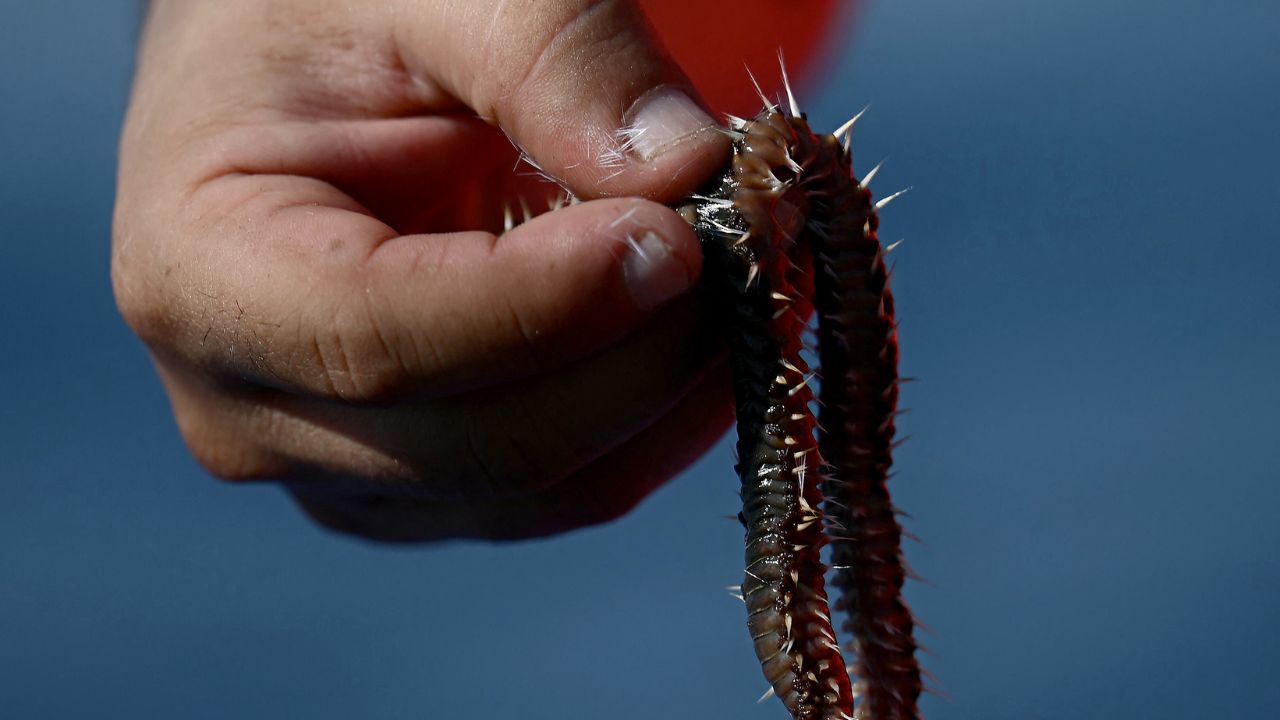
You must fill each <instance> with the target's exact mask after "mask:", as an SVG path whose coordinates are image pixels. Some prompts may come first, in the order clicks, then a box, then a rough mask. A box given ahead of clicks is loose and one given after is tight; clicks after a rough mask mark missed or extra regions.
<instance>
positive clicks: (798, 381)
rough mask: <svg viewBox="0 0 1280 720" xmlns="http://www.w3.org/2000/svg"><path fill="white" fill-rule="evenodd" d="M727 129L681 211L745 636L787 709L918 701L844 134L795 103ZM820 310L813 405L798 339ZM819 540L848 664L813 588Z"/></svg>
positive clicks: (871, 227) (876, 254)
mask: <svg viewBox="0 0 1280 720" xmlns="http://www.w3.org/2000/svg"><path fill="white" fill-rule="evenodd" d="M730 132H732V133H733V134H734V137H735V143H734V156H733V161H732V167H731V169H730V170H729V171H728V172H726V173H725V174H724V175H723V176H722V177H721V178H720V179H719V181H718V182H717V183H716V184H715V186H714V187H712V188H710V189H709V190H708V191H707V193H706V194H705V195H699V196H696V197H695V198H694V199H693V200H691V201H690V202H689V203H687V204H686V205H684V206H682V207H681V208H680V210H681V212H682V213H683V214H684V215H685V217H686V219H688V220H689V221H690V222H691V223H692V224H693V226H694V229H695V230H696V231H697V232H698V234H699V236H700V237H701V238H702V240H703V247H704V252H705V255H706V271H705V276H706V278H707V284H708V286H709V288H710V294H711V296H712V297H713V299H714V300H713V301H714V302H715V303H716V304H717V308H718V309H717V312H718V313H719V317H720V318H721V321H722V323H723V325H724V327H725V328H726V332H727V336H728V340H729V345H730V353H731V356H732V361H731V364H732V369H733V373H734V387H735V395H736V401H737V417H738V446H737V449H738V458H739V462H738V466H737V471H738V475H739V478H740V479H741V483H742V499H743V511H742V516H741V517H742V520H743V523H744V525H745V527H746V531H747V532H746V534H747V537H746V574H745V578H744V580H743V584H742V594H743V598H744V600H745V602H746V605H747V612H748V627H749V629H750V631H751V637H752V640H753V642H754V645H755V650H756V653H757V655H758V656H759V658H760V662H761V665H762V667H763V670H764V674H765V677H766V678H767V679H768V681H769V683H770V685H771V687H772V688H773V691H774V692H775V693H776V694H777V695H778V697H779V698H780V699H781V700H782V701H783V703H784V704H785V705H786V706H787V709H788V710H790V712H791V714H792V716H793V717H795V718H797V719H799V720H838V719H844V718H854V717H857V718H866V719H867V720H881V719H889V718H895V719H896V718H902V719H904V720H905V719H912V718H917V717H919V714H918V711H917V709H916V698H917V696H918V695H919V692H920V680H919V667H918V665H917V664H916V660H915V657H914V651H915V643H914V640H913V639H912V629H913V621H912V618H911V614H910V612H909V611H908V610H907V608H906V605H905V604H904V603H903V601H902V597H901V587H902V580H903V577H904V569H903V563H902V559H901V554H900V549H899V542H900V539H901V528H900V527H899V525H898V523H897V519H896V517H895V514H894V509H893V506H892V504H891V503H890V501H889V496H888V492H887V490H886V488H885V479H886V477H887V472H888V468H889V464H890V462H891V460H890V452H891V449H892V442H893V434H894V423H893V418H894V413H895V406H896V402H897V395H898V391H897V383H898V377H897V360H898V348H897V336H896V330H895V325H894V318H893V298H892V296H891V295H890V293H889V289H888V273H887V271H886V269H885V264H884V252H883V250H882V248H881V247H880V243H879V241H878V240H877V238H876V226H877V223H878V221H877V218H876V209H877V208H876V206H875V205H873V203H872V201H871V194H870V192H869V191H868V190H867V189H866V188H865V187H864V186H863V185H862V184H860V183H859V182H858V181H857V179H855V178H854V176H853V173H852V169H851V161H850V158H849V153H848V150H847V144H842V143H841V141H840V140H839V139H838V138H837V137H836V136H833V135H823V136H818V135H815V134H814V133H813V132H812V131H811V130H810V129H809V126H808V123H807V122H806V121H805V120H804V118H803V116H801V115H800V113H799V112H798V111H795V109H794V105H793V107H792V112H790V113H788V112H786V111H785V110H782V109H779V108H776V107H773V106H769V107H766V109H765V110H764V111H762V112H761V114H760V115H758V116H757V117H756V118H755V119H754V120H751V121H739V120H735V122H734V126H733V128H732V129H731V130H730ZM815 310H816V313H817V316H818V330H817V336H818V347H817V353H818V357H819V360H820V367H821V373H822V376H821V382H820V393H819V396H818V397H817V400H818V403H817V404H818V405H820V406H821V410H820V417H819V418H815V417H814V413H813V411H812V409H811V404H812V401H813V400H814V399H815V398H814V393H813V391H812V389H811V381H812V380H813V379H814V377H815V375H816V373H812V372H810V371H809V369H808V367H807V365H806V363H805V361H804V359H803V357H802V350H804V345H803V343H802V340H801V338H802V333H803V332H804V331H805V330H806V328H807V327H808V321H809V316H810V314H811V313H812V312H813V311H815ZM819 428H820V429H819ZM815 431H816V433H815ZM815 434H816V437H815ZM828 542H829V543H831V544H832V546H833V547H832V559H833V561H834V564H835V567H836V575H835V579H834V583H835V585H836V586H837V587H839V588H840V589H841V590H842V591H843V593H842V597H841V600H840V602H839V603H838V607H840V608H841V609H843V610H846V611H847V612H848V613H849V619H848V621H846V622H845V624H844V625H843V629H844V630H846V631H848V632H849V633H850V634H851V635H852V641H851V643H850V645H849V646H848V647H849V649H851V650H852V651H853V652H854V654H855V657H856V661H855V662H854V663H853V665H852V668H846V664H845V661H844V658H843V656H842V654H841V652H840V646H839V644H838V642H837V640H836V634H835V632H834V630H833V628H832V621H831V614H830V610H829V607H828V602H827V596H826V592H825V587H824V580H825V572H826V569H827V568H826V566H825V565H824V564H823V562H822V560H821V558H820V551H821V549H822V547H823V546H824V545H825V544H827V543H828ZM850 675H852V676H853V678H854V680H853V681H851V679H850ZM855 698H857V699H856V701H855Z"/></svg>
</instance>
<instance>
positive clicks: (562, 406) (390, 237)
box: [112, 0, 731, 540]
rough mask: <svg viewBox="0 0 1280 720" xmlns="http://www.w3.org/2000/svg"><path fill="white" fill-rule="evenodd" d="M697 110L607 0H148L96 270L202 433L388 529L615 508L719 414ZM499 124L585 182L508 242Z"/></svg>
mask: <svg viewBox="0 0 1280 720" xmlns="http://www.w3.org/2000/svg"><path fill="white" fill-rule="evenodd" d="M699 106H700V105H699V101H698V100H697V98H696V95H695V94H694V93H693V91H692V90H691V88H690V86H689V84H688V82H687V80H686V79H685V77H684V75H683V74H682V73H681V71H680V70H679V68H678V67H677V66H675V65H674V63H673V62H672V61H671V60H670V59H669V58H668V57H667V56H666V54H665V53H664V52H663V51H662V49H661V45H660V43H658V42H657V41H656V40H655V39H654V38H653V37H652V36H651V34H650V32H649V31H648V29H647V27H646V26H645V25H644V23H643V22H642V21H641V19H640V16H639V15H638V13H637V12H636V10H635V9H634V8H633V7H632V6H631V5H630V4H629V3H628V2H623V1H621V0H617V1H609V0H604V1H599V2H591V1H589V0H468V1H467V2H447V1H445V0H383V1H380V2H376V3H375V2H369V3H352V2H342V1H339V0H219V2H204V1H202V0H155V2H153V3H152V8H151V12H150V18H149V21H148V23H147V28H146V31H145V33H144V37H143V40H142V44H141V49H140V54H139V62H138V72H137V77H136V80H135V87H134V94H133V99H132V103H131V106H130V110H129V115H128V118H127V121H126V125H125V130H124V135H123V139H122V144H121V159H120V171H119V193H118V202H117V208H116V217H115V229H114V251H113V256H112V277H113V281H114V284H115V290H116V296H117V300H118V302H119V306H120V309H121V312H122V313H123V315H124V317H125V319H126V320H127V321H128V322H129V324H130V325H131V327H133V329H134V330H135V331H136V332H137V333H138V334H139V335H140V336H141V337H142V339H143V340H144V341H145V342H146V343H147V345H148V347H149V348H150V350H151V352H152V355H153V357H154V359H155V363H156V366H157V368H158V370H159V373H160V376H161V378H162V380H163V381H164V385H165V388H166V390H167V391H168V393H169V396H170V399H171V401H172V405H173V410H174V414H175V416H176V418H177V422H178V426H179V428H180V429H181V431H182V435H183V437H184V438H185V440H186V442H187V444H188V445H189V446H190V448H191V450H192V452H193V453H194V454H195V456H196V457H197V458H198V459H199V460H200V462H201V463H202V464H203V465H204V466H205V467H206V468H208V469H209V470H210V472H212V473H213V474H214V475H217V476H219V477H222V478H226V479H229V480H275V481H281V482H283V483H285V485H286V487H288V488H289V490H290V492H292V493H293V494H294V496H295V497H296V498H297V499H298V500H299V503H300V505H301V506H302V507H303V508H304V509H305V510H306V511H307V512H308V513H309V514H310V515H311V516H312V517H314V518H315V519H317V520H318V521H319V522H321V523H322V524H324V525H326V526H329V527H332V528H335V529H338V530H342V531H345V532H350V533H354V534H357V535H362V536H365V537H371V538H378V539H386V540H434V539H443V538H456V537H479V538H494V539H510V538H521V537H529V536H535V535H543V534H548V533H554V532H560V531H564V530H568V529H572V528H576V527H581V526H585V525H590V524H595V523H600V522H604V521H607V520H610V519H612V518H615V517H617V516H619V515H620V514H622V513H624V512H626V511H627V510H629V509H630V508H631V507H633V506H634V505H635V504H636V503H637V502H638V501H639V500H641V499H642V498H643V497H645V496H646V495H647V494H648V493H649V492H651V491H652V490H653V489H654V488H655V487H657V486H658V485H660V484H661V483H662V482H664V481H666V480H668V479H669V478H671V477H672V476H674V475H675V474H676V473H678V472H679V471H680V470H681V469H683V468H684V467H685V466H687V465H688V463H690V462H691V461H692V460H693V459H695V458H696V457H698V456H699V455H701V454H702V453H703V452H705V450H706V449H707V448H708V447H710V445H711V444H712V443H714V442H715V441H716V440H717V439H718V438H719V437H720V436H721V434H722V433H723V432H724V430H725V429H726V428H727V427H728V424H729V422H730V420H731V400H730V398H731V392H730V387H729V382H728V378H727V371H726V369H725V365H724V358H723V352H722V350H721V348H720V345H719V343H718V341H716V340H715V333H714V332H711V331H710V329H709V328H708V327H707V325H706V321H705V316H704V313H703V305H702V303H701V301H700V299H699V298H698V296H697V292H696V290H694V287H695V284H696V281H697V278H698V276H699V273H700V271H701V255H700V251H699V248H698V244H697V240H696V238H695V237H694V235H693V232H692V231H691V230H690V228H689V227H688V226H687V225H686V224H685V223H684V221H682V220H681V219H680V217H679V216H678V215H676V214H675V213H674V212H673V211H671V210H670V209H668V208H667V207H665V206H664V205H663V204H662V203H663V202H670V201H673V200H675V199H677V198H680V197H682V196H685V195H687V194H689V193H691V192H693V191H695V190H696V189H697V188H698V187H699V186H700V185H701V184H702V183H704V182H705V181H706V180H707V179H708V177H710V176H711V175H712V174H713V173H714V171H715V169H716V168H717V167H718V166H719V165H720V164H721V163H723V161H724V159H725V157H726V153H727V150H728V141H727V139H726V138H725V137H724V136H723V135H721V134H719V133H717V132H716V131H714V130H713V129H711V128H710V126H711V125H712V124H713V121H712V119H711V118H710V116H709V115H708V114H706V113H705V111H703V110H700V109H699ZM624 128H627V129H630V132H621V133H620V132H619V131H620V129H624ZM638 130H643V131H644V132H640V133H639V137H638V138H637V131H638ZM628 138H631V139H633V140H634V141H633V142H627V140H628ZM513 143H514V144H515V145H516V146H518V147H519V148H520V149H522V150H523V151H524V152H525V153H527V155H528V156H529V158H530V159H531V160H532V161H534V162H535V163H536V165H537V166H538V167H540V168H541V169H542V170H543V171H544V172H546V173H547V174H549V175H551V176H553V177H555V178H557V179H558V180H560V181H561V182H562V183H563V184H564V185H565V186H567V187H568V188H571V189H572V190H573V191H574V192H575V193H576V194H577V195H578V196H580V197H582V198H587V199H590V200H589V201H587V202H583V203H581V204H578V205H573V206H570V207H565V208H562V209H558V210H555V211H553V212H549V213H546V214H543V215H540V216H538V217H536V218H534V219H533V220H531V221H529V222H527V223H524V224H521V225H518V226H517V227H515V228H514V229H512V230H510V231H509V232H503V231H502V229H503V226H502V220H501V218H502V208H503V205H504V202H505V203H509V204H511V206H513V207H517V208H518V204H517V203H516V201H515V198H516V197H517V196H523V197H526V199H527V200H528V201H529V202H530V203H531V204H533V205H534V206H535V209H537V208H538V207H541V206H542V205H545V203H544V201H543V200H542V198H545V195H546V193H547V190H548V188H550V187H553V186H549V185H546V184H544V183H541V182H540V181H539V179H538V178H536V177H530V175H532V174H534V171H533V170H532V169H531V166H530V165H529V164H522V165H521V166H520V167H516V163H515V158H516V157H517V153H516V151H515V150H514V149H513ZM513 169H514V171H513ZM592 198H594V199H592ZM641 198H645V199H641ZM540 203H541V204H540ZM516 214H517V215H519V210H518V209H517V210H516Z"/></svg>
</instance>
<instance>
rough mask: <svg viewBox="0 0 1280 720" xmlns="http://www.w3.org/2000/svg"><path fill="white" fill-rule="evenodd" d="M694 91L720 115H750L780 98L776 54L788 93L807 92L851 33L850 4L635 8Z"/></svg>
mask: <svg viewBox="0 0 1280 720" xmlns="http://www.w3.org/2000/svg"><path fill="white" fill-rule="evenodd" d="M640 5H641V7H643V8H644V11H645V13H646V14H647V15H648V16H649V19H650V20H651V21H652V22H653V25H654V27H655V28H657V30H658V34H659V35H661V36H662V40H663V42H664V43H665V44H666V46H667V49H668V50H669V51H670V52H671V54H672V55H673V56H675V59H676V60H677V61H678V62H679V63H680V65H681V66H682V67H684V69H685V72H687V73H688V74H689V77H691V78H692V79H693V82H694V85H695V86H697V88H698V91H699V92H701V93H702V96H703V97H704V98H705V99H706V100H707V102H708V103H710V104H711V107H713V108H715V109H716V110H718V111H720V112H731V113H734V114H735V115H746V116H750V115H754V114H755V113H756V111H757V110H759V109H760V99H759V97H758V96H757V95H756V92H755V89H754V88H753V87H752V86H751V80H750V79H749V78H748V77H747V71H746V70H745V69H744V63H745V67H750V68H751V72H752V73H754V74H755V76H756V79H758V80H759V81H760V86H761V87H762V88H763V89H764V91H765V93H766V94H768V95H769V96H770V97H773V96H775V95H777V94H778V93H779V92H781V90H782V80H781V76H780V74H779V73H778V49H779V48H781V49H782V52H783V54H784V55H785V57H786V61H787V74H788V75H789V76H790V78H791V82H792V85H793V86H800V87H804V86H807V81H809V82H811V81H812V80H813V79H814V78H815V77H816V76H817V74H818V72H819V71H820V70H821V68H822V66H823V64H824V63H825V61H827V60H828V59H829V56H830V55H831V54H832V52H831V51H832V50H834V49H836V48H838V47H839V46H840V45H841V43H842V42H843V41H844V38H843V37H841V36H842V35H845V34H847V33H849V32H850V30H851V25H850V23H849V22H848V20H849V19H850V18H851V17H852V12H853V11H854V9H855V6H856V5H858V2H857V1H856V0H728V1H726V0H640Z"/></svg>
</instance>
